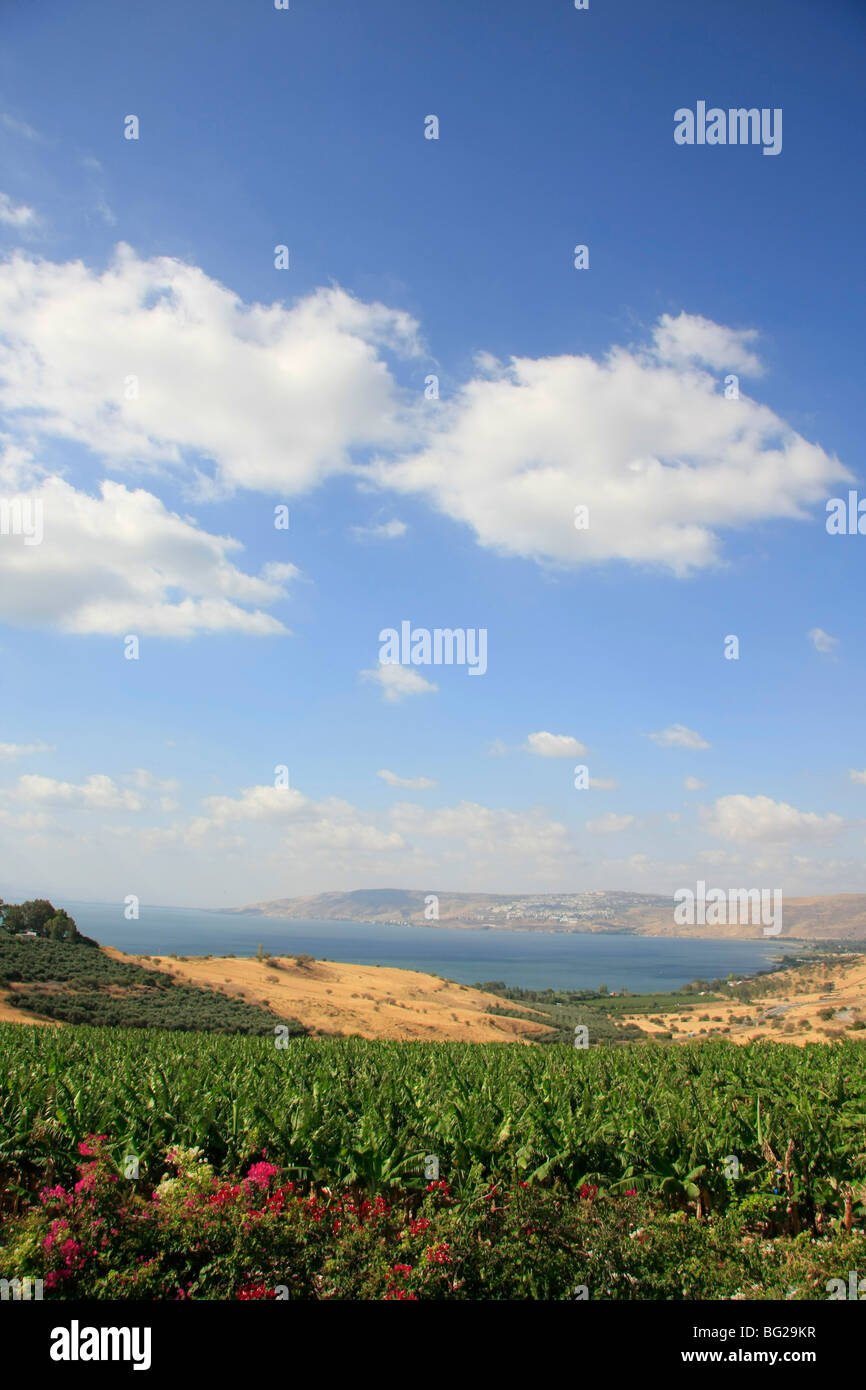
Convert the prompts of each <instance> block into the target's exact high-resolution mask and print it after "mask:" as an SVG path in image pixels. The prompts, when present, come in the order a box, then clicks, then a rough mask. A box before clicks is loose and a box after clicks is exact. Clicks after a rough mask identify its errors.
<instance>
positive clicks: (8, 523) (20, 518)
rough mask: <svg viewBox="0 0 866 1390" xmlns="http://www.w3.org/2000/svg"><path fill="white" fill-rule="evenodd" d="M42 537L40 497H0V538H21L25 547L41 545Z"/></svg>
mask: <svg viewBox="0 0 866 1390" xmlns="http://www.w3.org/2000/svg"><path fill="white" fill-rule="evenodd" d="M44 535H45V528H44V525H43V519H42V498H41V497H0V536H23V537H24V544H25V545H41V544H42V540H43V537H44Z"/></svg>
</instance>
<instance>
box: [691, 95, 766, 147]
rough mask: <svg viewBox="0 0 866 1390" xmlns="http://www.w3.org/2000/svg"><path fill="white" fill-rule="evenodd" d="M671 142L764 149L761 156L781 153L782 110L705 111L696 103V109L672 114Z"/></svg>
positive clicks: (711, 108)
mask: <svg viewBox="0 0 866 1390" xmlns="http://www.w3.org/2000/svg"><path fill="white" fill-rule="evenodd" d="M674 141H675V143H676V144H677V145H763V147H764V154H781V153H782V108H781V106H776V107H774V108H773V110H770V108H769V107H768V106H763V107H761V109H760V110H758V108H757V106H751V107H749V108H748V109H746V107H745V106H738V107H731V108H730V109H729V110H727V111H725V110H724V109H723V108H722V107H721V106H711V107H710V108H709V110H708V109H707V103H706V102H705V101H699V102H698V103H697V106H696V109H695V110H694V111H692V110H691V108H690V107H688V106H680V107H679V108H678V109H677V110H676V111H675V112H674Z"/></svg>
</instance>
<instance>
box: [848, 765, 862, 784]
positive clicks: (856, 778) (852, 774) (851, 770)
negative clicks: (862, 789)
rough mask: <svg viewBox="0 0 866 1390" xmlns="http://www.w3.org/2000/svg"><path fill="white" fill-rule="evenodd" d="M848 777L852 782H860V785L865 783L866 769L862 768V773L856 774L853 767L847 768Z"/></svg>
mask: <svg viewBox="0 0 866 1390" xmlns="http://www.w3.org/2000/svg"><path fill="white" fill-rule="evenodd" d="M848 776H849V777H850V778H851V781H852V782H860V783H861V784H862V783H864V782H866V768H864V769H863V771H862V772H857V770H856V769H855V768H853V767H852V768H849V769H848Z"/></svg>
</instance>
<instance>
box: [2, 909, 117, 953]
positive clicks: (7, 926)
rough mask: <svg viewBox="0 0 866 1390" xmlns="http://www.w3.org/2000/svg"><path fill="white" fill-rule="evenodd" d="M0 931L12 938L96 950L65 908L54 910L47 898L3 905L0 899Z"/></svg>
mask: <svg viewBox="0 0 866 1390" xmlns="http://www.w3.org/2000/svg"><path fill="white" fill-rule="evenodd" d="M0 927H2V928H3V929H4V930H5V931H6V932H8V933H9V934H10V935H11V936H19V935H24V934H25V933H26V934H28V935H30V936H36V937H41V938H43V939H46V940H49V941H69V942H73V943H74V944H76V945H79V946H97V945H98V944H99V943H98V942H96V941H94V940H93V939H92V937H89V936H82V934H81V932H80V931H79V930H78V927H77V926H76V925H75V922H74V921H73V919H72V918H71V917H70V916H69V913H68V912H67V911H66V910H65V909H64V908H62V907H61V908H56V907H54V906H53V905H52V904H51V903H50V902H49V901H48V899H47V898H34V899H33V900H32V901H31V902H26V903H4V902H3V899H2V898H0Z"/></svg>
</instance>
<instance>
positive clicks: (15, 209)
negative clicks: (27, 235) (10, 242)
mask: <svg viewBox="0 0 866 1390" xmlns="http://www.w3.org/2000/svg"><path fill="white" fill-rule="evenodd" d="M37 221H38V219H37V216H36V213H35V212H34V211H33V208H29V207H27V205H26V204H25V203H18V204H15V203H13V201H12V199H11V198H10V197H9V194H8V193H0V222H2V223H3V225H4V226H5V227H14V228H15V229H16V231H19V232H23V231H26V230H27V229H28V228H29V227H33V226H35V224H36V222H37Z"/></svg>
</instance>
